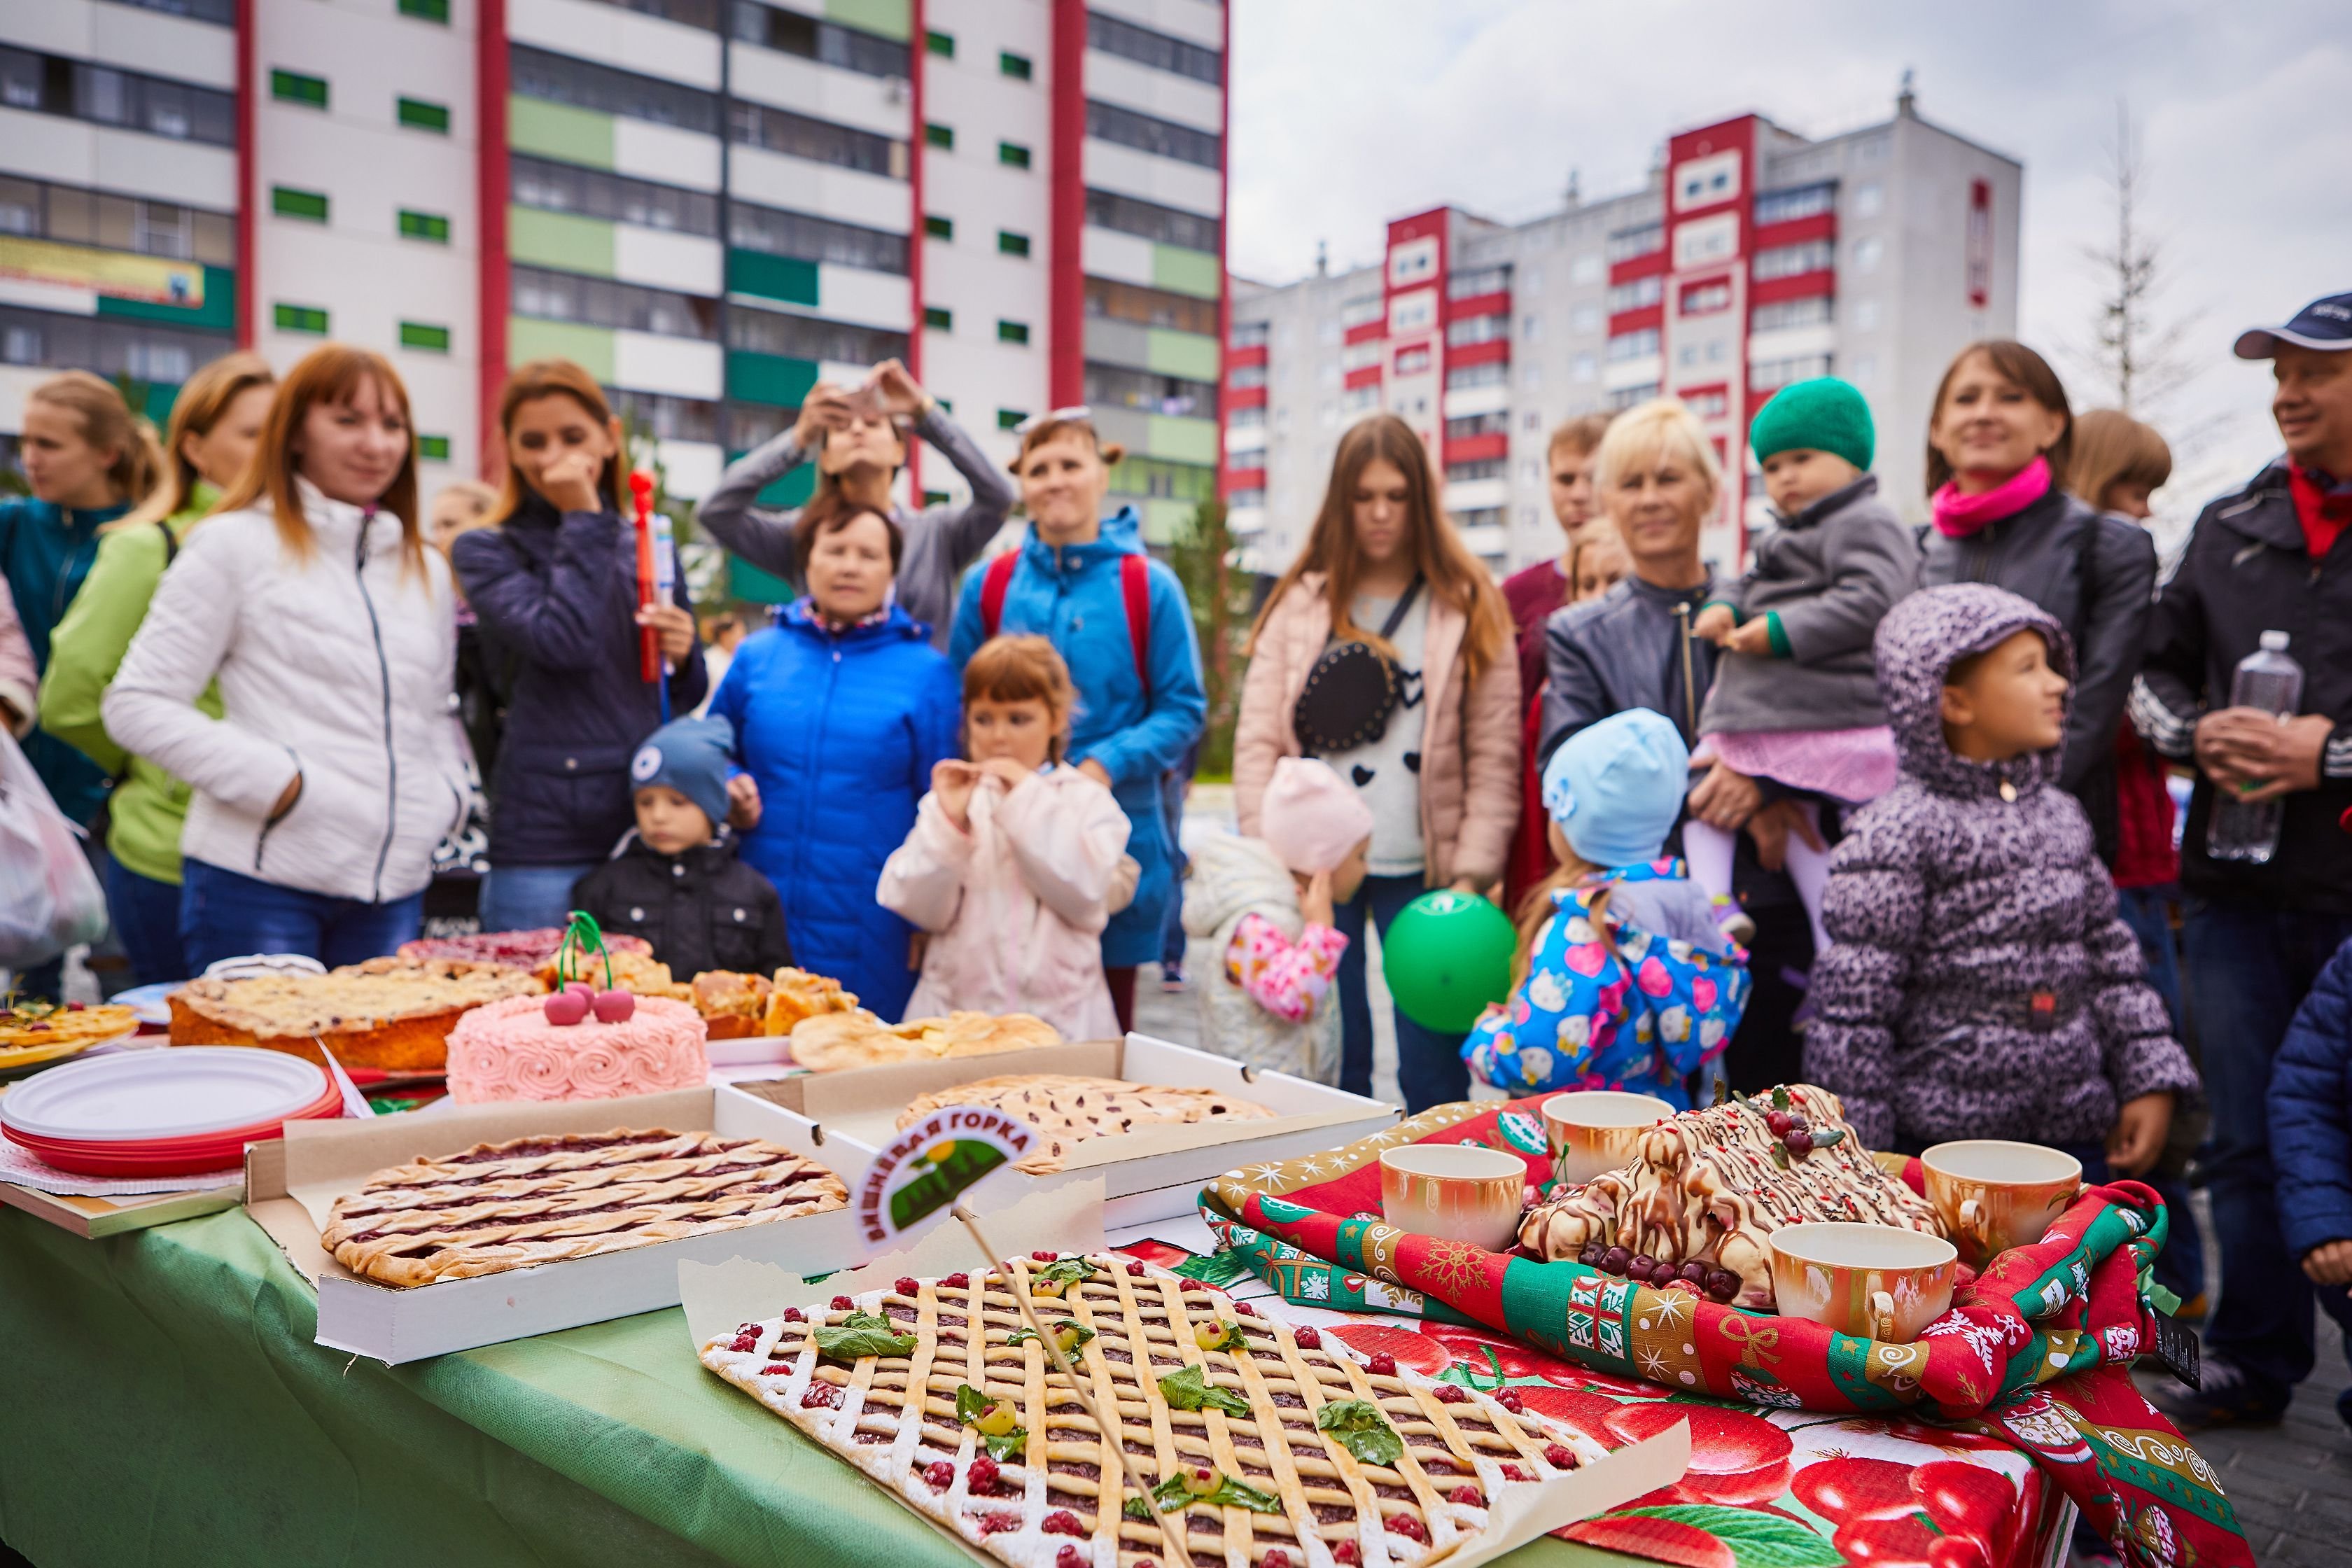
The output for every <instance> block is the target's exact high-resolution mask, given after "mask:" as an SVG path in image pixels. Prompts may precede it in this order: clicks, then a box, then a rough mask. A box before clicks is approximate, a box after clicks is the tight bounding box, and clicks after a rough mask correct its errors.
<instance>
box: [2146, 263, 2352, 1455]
mask: <svg viewBox="0 0 2352 1568" xmlns="http://www.w3.org/2000/svg"><path fill="white" fill-rule="evenodd" d="M2237 353H2238V357H2239V358H2240V359H2250V360H2264V359H2266V360H2269V361H2270V362H2271V370H2272V374H2273V381H2274V390H2273V394H2272V396H2271V415H2272V416H2273V418H2274V419H2275V420H2276V421H2277V422H2278V428H2279V435H2280V436H2281V437H2283V438H2284V441H2285V445H2286V451H2285V453H2284V455H2283V456H2281V457H2280V458H2277V459H2276V460H2275V461H2273V463H2272V464H2271V465H2270V466H2269V467H2267V468H2264V469H2263V471H2262V472H2261V473H2260V474H2257V475H2256V476H2255V477H2254V479H2253V481H2252V483H2251V484H2249V485H2247V486H2246V487H2245V488H2244V489H2241V490H2239V491H2237V492H2235V493H2234V494H2231V495H2227V496H2223V497H2222V498H2221V500H2216V501H2214V502H2213V503H2212V504H2211V505H2210V506H2208V507H2207V508H2206V509H2205V510H2204V513H2203V514H2202V515H2201V516H2200V517H2199V518H2198V520H2197V526H2196V529H2195V531H2193V532H2191V533H2190V534H2189V548H2188V552H2187V553H2186V554H2185V555H2184V556H2183V557H2182V560H2181V563H2180V566H2179V570H2178V571H2177V572H2175V573H2174V574H2173V576H2172V580H2171V581H2170V582H2169V583H2168V584H2166V585H2165V588H2164V592H2163V594H2162V596H2161V597H2160V598H2159V599H2158V601H2157V607H2156V614H2155V616H2154V618H2153V620H2152V622H2151V624H2150V626H2149V628H2148V634H2149V637H2148V653H2147V663H2146V666H2145V667H2144V668H2143V669H2142V671H2141V674H2140V677H2139V679H2138V681H2137V683H2136V684H2135V686H2134V687H2133V690H2132V700H2131V716H2132V721H2133V723H2134V724H2135V725H2136V726H2137V729H2138V730H2139V731H2140V733H2141V734H2142V735H2144V736H2146V737H2147V739H2148V740H2149V742H2152V743H2153V744H2154V745H2155V746H2156V747H2157V748H2158V750H2159V751H2161V752H2164V753H2165V754H2166V755H2167V756H2168V757H2171V758H2173V759H2175V760H2176V761H2179V762H2182V763H2194V765H2195V766H2196V768H2197V773H2198V777H2197V788H2196V793H2195V795H2193V796H2192V797H2191V798H2190V801H2189V821H2188V825H2187V829H2186V832H2185V834H2184V836H2183V839H2182V844H2181V857H2180V883H2181V888H2182V890H2183V891H2184V892H2185V893H2186V894H2187V895H2188V913H2187V918H2186V921H2185V922H2184V927H2183V938H2184V945H2185V948H2186V957H2187V963H2186V965H2185V968H2184V971H2183V976H2184V979H2185V980H2186V982H2187V989H2188V992H2189V995H2190V997H2191V998H2192V999H2193V1000H2192V1006H2193V1008H2194V1010H2195V1016H2196V1020H2197V1030H2198V1036H2199V1039H2200V1043H2201V1045H2202V1050H2203V1058H2204V1059H2203V1062H2202V1064H2201V1070H2202V1072H2203V1074H2204V1079H2205V1088H2206V1092H2207V1094H2208V1096H2209V1097H2210V1100H2211V1101H2212V1110H2213V1128H2212V1142H2211V1147H2210V1155H2209V1158H2208V1160H2207V1162H2206V1171H2207V1177H2208V1183H2209V1185H2210V1191H2211V1194H2212V1198H2213V1220H2214V1228H2215V1229H2216V1230H2217V1231H2218V1232H2219V1233H2220V1237H2221V1303H2220V1305H2219V1306H2218V1307H2216V1308H2215V1310H2214V1312H2213V1316H2212V1319H2211V1321H2210V1322H2209V1323H2208V1324H2207V1326H2206V1331H2205V1341H2206V1347H2207V1353H2206V1356H2205V1364H2204V1385H2203V1388H2202V1389H2201V1391H2200V1392H2198V1393H2196V1394H2181V1395H2179V1397H2172V1398H2168V1400H2167V1401H2166V1408H2167V1409H2168V1411H2169V1412H2171V1413H2172V1415H2174V1416H2175V1418H2176V1419H2178V1420H2179V1422H2180V1424H2181V1425H2182V1426H2184V1427H2188V1428H2189V1429H2192V1430H2193V1429H2195V1428H2197V1427H2200V1426H2213V1425H2217V1424H2220V1423H2222V1422H2237V1423H2259V1424H2268V1423H2272V1422H2275V1421H2277V1420H2278V1419H2279V1417H2280V1415H2282V1414H2283V1413H2284V1410H2285V1408H2286V1404H2287V1400H2288V1397H2289V1395H2290V1394H2292V1392H2293V1389H2294V1384H2297V1383H2299V1382H2301V1381H2302V1380H2303V1379H2304V1378H2305V1376H2307V1375H2308V1374H2309V1373H2310V1372H2311V1364H2312V1353H2313V1352H2312V1314H2311V1309H2312V1282H2313V1281H2317V1282H2319V1283H2320V1284H2321V1285H2322V1286H2323V1288H2325V1289H2329V1290H2331V1291H2332V1292H2334V1294H2335V1295H2336V1296H2339V1297H2340V1296H2342V1295H2343V1293H2344V1290H2345V1288H2346V1286H2347V1285H2352V1245H2347V1246H2346V1247H2342V1248H2340V1249H2339V1248H2337V1247H2336V1246H2335V1244H2336V1243H2337V1242H2347V1243H2352V1212H2345V1213H2336V1214H2330V1215H2324V1216H2323V1215H2318V1214H2308V1215H2296V1216H2291V1218H2290V1224H2289V1230H2291V1231H2293V1232H2294V1233H2295V1234H2286V1233H2284V1232H2283V1231H2282V1228H2281V1225H2280V1215H2279V1212H2278V1203H2277V1193H2276V1186H2277V1182H2276V1174H2275V1173H2276V1170H2277V1168H2278V1166H2279V1164H2280V1163H2284V1162H2287V1161H2290V1160H2293V1159H2294V1158H2295V1157H2296V1156H2294V1154H2293V1153H2292V1152H2288V1151H2284V1150H2282V1151H2279V1152H2277V1154H2276V1157H2275V1158H2274V1157H2273V1150H2272V1148H2271V1140H2270V1129H2269V1123H2268V1120H2267V1114H2266V1107H2265V1100H2266V1098H2267V1095H2268V1092H2269V1089H2270V1080H2271V1070H2272V1066H2273V1060H2274V1059H2275V1058H2276V1057H2277V1054H2278V1050H2279V1045H2280V1042H2281V1040H2282V1039H2283V1038H2284V1037H2285V1035H2286V1032H2287V1026H2288V1023H2289V1021H2290V1020H2291V1019H2292V1018H2293V1016H2294V1012H2295V1008H2296V1006H2297V1005H2299V1004H2300V1003H2301V1002H2302V1001H2303V998H2304V995H2305V993H2307V992H2308V991H2309V990H2310V989H2311V986H2312V983H2313V981H2314V980H2315V978H2316V977H2317V976H2318V974H2319V972H2320V970H2321V969H2322V968H2323V967H2325V966H2326V963H2327V961H2328V959H2329V958H2330V956H2332V955H2333V954H2334V953H2335V952H2336V949H2337V948H2338V947H2340V946H2342V945H2343V944H2344V943H2345V942H2347V940H2352V832H2347V831H2346V829H2345V828H2344V827H2343V826H2338V824H2339V821H2352V819H2347V818H2346V817H2345V813H2346V811H2347V808H2352V543H2347V542H2345V540H2344V534H2345V532H2346V531H2347V523H2352V293H2347V294H2336V295H2331V296H2329V297H2327V298H2326V299H2321V300H2314V301H2312V303H2310V304H2309V305H2306V306H2305V307H2304V308H2303V310H2301V311H2300V312H2299V313H2297V315H2296V316H2295V318H2294V320H2293V321H2289V322H2287V323H2286V325H2284V326H2283V327H2255V328H2252V329H2250V330H2249V331H2245V332H2244V333H2242V334H2241V335H2240V336H2239V338H2238V342H2237ZM2273 632H2284V634H2286V639H2287V652H2288V654H2289V656H2290V657H2292V658H2294V660H2295V661H2296V662H2297V663H2298V664H2300V665H2301V666H2302V667H2303V675H2304V685H2303V696H2302V700H2301V702H2300V704H2299V705H2298V706H2297V708H2296V710H2295V711H2294V714H2293V715H2291V716H2286V717H2284V718H2282V717H2279V716H2275V715H2273V714H2272V713H2270V712H2268V711H2266V710H2263V709H2258V708H2239V707H2233V706H2231V679H2232V677H2233V675H2234V673H2235V671H2236V669H2237V666H2238V661H2239V660H2240V659H2242V658H2245V657H2246V656H2247V655H2249V654H2251V653H2252V652H2254V651H2255V649H2256V648H2257V647H2260V646H2261V644H2262V642H2263V637H2264V634H2265V633H2273ZM2224 790H2226V791H2228V792H2230V794H2231V796H2232V797H2233V798H2235V799H2238V800H2242V801H2249V802H2259V801H2269V800H2275V801H2277V802H2278V803H2279V805H2280V808H2281V809H2280V824H2279V832H2278V841H2277V847H2275V848H2274V849H2273V851H2272V852H2271V854H2270V856H2269V858H2267V859H2263V860H2252V859H2217V858H2214V857H2213V856H2212V855H2211V854H2210V853H2209V852H2208V847H2207V842H2206V833H2207V826H2208V824H2209V823H2210V820H2211V818H2212V815H2213V804H2214V801H2215V798H2216V797H2217V795H2220V794H2221V792H2222V791H2224ZM2347 1175H2352V1173H2347ZM2303 1206H2305V1207H2308V1206H2309V1205H2303ZM2334 1206H2336V1207H2337V1208H2339V1209H2346V1210H2347V1211H2352V1205H2334ZM2313 1226H2316V1227H2317V1230H2316V1231H2315V1230H2313V1228H2312V1227H2313ZM2321 1232H2324V1233H2325V1234H2320V1233H2321ZM2339 1251H2340V1253H2341V1256H2340V1258H2339V1256H2338V1253H2339ZM2306 1276H2308V1279H2307V1278H2306ZM2347 1418H2352V1417H2347Z"/></svg>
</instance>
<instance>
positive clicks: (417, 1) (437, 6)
mask: <svg viewBox="0 0 2352 1568" xmlns="http://www.w3.org/2000/svg"><path fill="white" fill-rule="evenodd" d="M400 14H401V15H402V16H414V17H415V18H416V19H417V20H418V21H420V22H438V23H440V24H441V25H442V26H445V27H446V26H448V25H449V0H400Z"/></svg>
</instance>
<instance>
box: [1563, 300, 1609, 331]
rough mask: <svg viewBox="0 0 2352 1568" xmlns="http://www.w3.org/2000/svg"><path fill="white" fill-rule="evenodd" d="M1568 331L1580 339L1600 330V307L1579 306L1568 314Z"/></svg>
mask: <svg viewBox="0 0 2352 1568" xmlns="http://www.w3.org/2000/svg"><path fill="white" fill-rule="evenodd" d="M1568 330H1569V331H1572V332H1574V333H1576V334H1577V335H1578V336H1580V337H1581V336H1583V335H1584V334H1586V333H1588V332H1597V331H1600V330H1601V307H1600V306H1598V305H1579V306H1578V307H1577V308H1576V309H1575V310H1572V311H1570V313H1569V318H1568Z"/></svg>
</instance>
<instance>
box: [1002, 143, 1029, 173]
mask: <svg viewBox="0 0 2352 1568" xmlns="http://www.w3.org/2000/svg"><path fill="white" fill-rule="evenodd" d="M996 161H997V162H998V163H1002V164H1003V165H1004V166H1005V167H1006V168H1008V169H1025V168H1027V167H1028V166H1029V149H1028V148H1026V147H1024V146H1023V145H1022V144H1021V143H1020V142H998V143H997V144H996Z"/></svg>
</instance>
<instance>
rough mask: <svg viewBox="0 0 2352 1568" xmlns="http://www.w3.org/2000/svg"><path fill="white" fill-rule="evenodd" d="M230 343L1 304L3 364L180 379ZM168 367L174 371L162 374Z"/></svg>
mask: <svg viewBox="0 0 2352 1568" xmlns="http://www.w3.org/2000/svg"><path fill="white" fill-rule="evenodd" d="M320 330H321V331H323V330H324V329H323V328H321V329H320ZM235 346H236V344H235V342H233V341H232V340H231V339H230V338H229V337H228V335H227V334H226V333H224V332H204V331H189V330H186V329H183V328H179V327H167V326H163V325H161V324H159V323H156V322H152V321H131V320H127V319H122V318H116V317H109V316H67V315H58V314H55V313H52V312H50V311H47V310H22V309H19V308H17V307H15V306H7V305H0V362H5V363H8V364H21V365H37V366H43V367H47V368H53V369H57V370H68V369H71V370H92V371H96V372H97V373H98V374H100V375H102V376H109V377H111V376H116V375H129V376H131V377H133V378H134V379H137V380H141V381H160V382H174V381H184V380H185V379H186V378H187V375H188V373H189V371H190V370H192V369H193V368H194V366H196V365H199V364H202V363H205V361H207V360H211V359H217V358H218V357H219V356H220V355H222V354H224V353H227V352H228V351H229V350H230V349H231V348H233V347H235ZM168 372H176V373H177V374H164V373H168Z"/></svg>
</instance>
